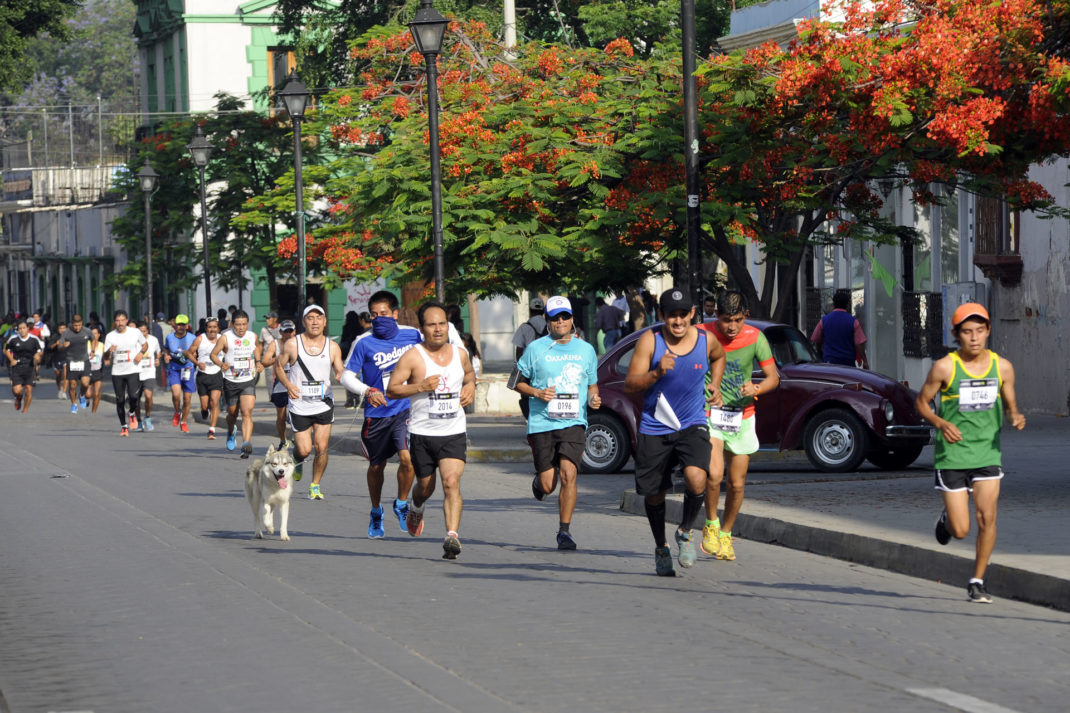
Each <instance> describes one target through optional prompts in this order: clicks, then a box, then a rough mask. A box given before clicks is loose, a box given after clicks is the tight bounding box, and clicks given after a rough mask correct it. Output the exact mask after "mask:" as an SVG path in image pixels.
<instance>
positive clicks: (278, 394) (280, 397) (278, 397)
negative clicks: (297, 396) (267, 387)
mask: <svg viewBox="0 0 1070 713" xmlns="http://www.w3.org/2000/svg"><path fill="white" fill-rule="evenodd" d="M271 403H273V404H275V408H286V407H287V406H288V405H289V404H290V395H289V394H288V393H286V392H285V391H275V392H272V394H271Z"/></svg>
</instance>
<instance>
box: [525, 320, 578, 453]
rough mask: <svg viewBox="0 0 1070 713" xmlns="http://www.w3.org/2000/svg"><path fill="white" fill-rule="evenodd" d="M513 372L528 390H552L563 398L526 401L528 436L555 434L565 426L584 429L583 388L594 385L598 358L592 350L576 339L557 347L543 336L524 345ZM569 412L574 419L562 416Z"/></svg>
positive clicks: (574, 337)
mask: <svg viewBox="0 0 1070 713" xmlns="http://www.w3.org/2000/svg"><path fill="white" fill-rule="evenodd" d="M517 368H518V369H519V370H520V373H521V374H523V375H524V378H526V379H527V380H528V383H529V384H531V385H532V387H534V388H536V389H545V388H548V387H550V386H553V387H554V390H555V391H556V392H557V393H558V394H562V396H563V397H564V398H562V399H555V401H551V402H550V403H547V402H546V401H543V400H542V399H539V398H535V397H534V396H530V397H528V403H529V405H530V407H531V410H530V414H529V416H528V433H543V432H545V431H557V430H560V429H563V428H568V427H569V426H583V427H584V428H586V427H587V387H588V386H592V385H594V384H597V383H598V356H597V355H596V354H595V352H594V347H592V346H591V345H590V344H588V343H587V342H585V341H583V340H582V339H580V338H579V337H576V336H573V337H572V339H570V340H569V341H568V344H559V343H558V342H556V341H554V338H553V337H552V336H550V335H547V336H545V337H541V338H539V339H536V340H535V341H534V342H532V343H531V344H529V345H528V347H527V349H525V350H524V354H523V355H522V356H521V357H520V361H519V362H517ZM565 395H569V396H568V397H565ZM572 398H574V399H575V402H572V401H571V399H572ZM572 411H574V412H575V417H572V418H570V417H566V416H562V414H568V413H570V412H572Z"/></svg>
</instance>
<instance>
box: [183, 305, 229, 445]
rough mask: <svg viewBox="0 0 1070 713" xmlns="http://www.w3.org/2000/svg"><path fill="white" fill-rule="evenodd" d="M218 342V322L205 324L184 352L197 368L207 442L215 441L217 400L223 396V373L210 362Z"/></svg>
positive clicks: (199, 395) (198, 392)
mask: <svg viewBox="0 0 1070 713" xmlns="http://www.w3.org/2000/svg"><path fill="white" fill-rule="evenodd" d="M218 342H219V320H217V319H216V318H215V317H212V318H210V319H208V320H207V321H206V322H205V327H204V332H203V333H202V334H198V335H197V338H196V339H194V340H193V344H191V345H190V348H189V349H188V350H187V351H186V356H187V357H188V358H189V360H190V361H192V362H193V364H194V365H195V366H196V367H197V396H198V397H199V398H200V402H201V418H203V419H206V420H207V421H208V440H209V441H214V440H215V426H216V422H217V421H219V399H220V397H221V396H222V395H223V373H222V370H221V369H220V368H219V367H218V366H216V364H215V362H213V361H212V351H213V350H214V349H215V347H216V344H217V343H218Z"/></svg>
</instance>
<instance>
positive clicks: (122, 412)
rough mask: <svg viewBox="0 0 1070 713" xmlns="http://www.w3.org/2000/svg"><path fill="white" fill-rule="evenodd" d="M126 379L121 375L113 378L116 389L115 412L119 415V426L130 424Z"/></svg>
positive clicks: (113, 386) (112, 382)
mask: <svg viewBox="0 0 1070 713" xmlns="http://www.w3.org/2000/svg"><path fill="white" fill-rule="evenodd" d="M126 383H127V382H126V379H125V378H123V377H121V376H113V377H112V378H111V387H112V389H114V390H115V414H116V415H117V416H118V417H119V427H120V428H126V427H127V426H129V424H128V423H127V418H126Z"/></svg>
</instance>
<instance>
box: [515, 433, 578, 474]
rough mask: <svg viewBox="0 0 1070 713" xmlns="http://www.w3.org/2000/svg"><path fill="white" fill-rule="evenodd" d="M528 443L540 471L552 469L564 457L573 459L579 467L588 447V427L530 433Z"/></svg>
mask: <svg viewBox="0 0 1070 713" xmlns="http://www.w3.org/2000/svg"><path fill="white" fill-rule="evenodd" d="M528 445H529V446H531V457H532V458H533V459H534V461H535V471H536V472H538V473H545V472H546V471H548V470H552V469H553V468H554V466H557V465H559V464H560V462H561V459H562V458H565V459H567V460H570V461H572V464H573V465H575V466H576V467H577V468H579V467H580V464H581V463H583V451H584V450H585V449H586V448H587V429H586V428H584V427H583V426H579V425H577V426H569V427H567V428H559V429H557V430H555V431H542V432H541V433H529V434H528Z"/></svg>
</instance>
